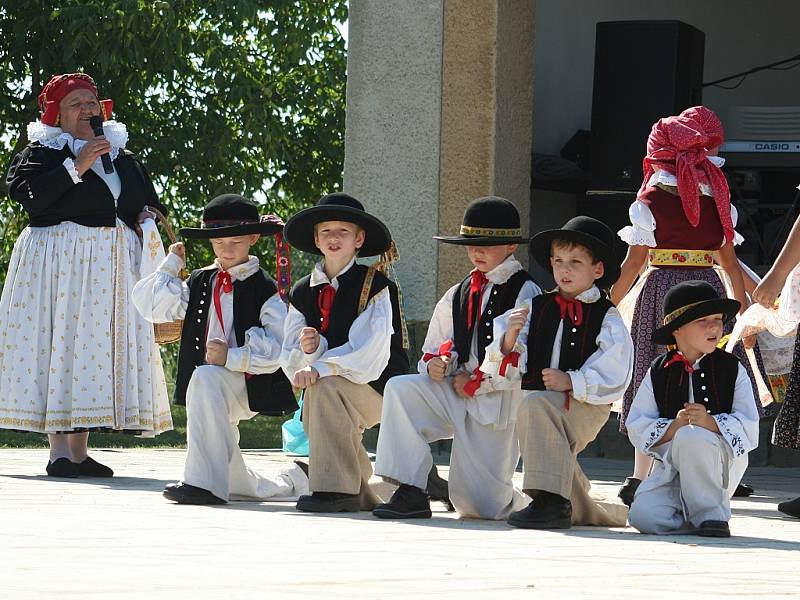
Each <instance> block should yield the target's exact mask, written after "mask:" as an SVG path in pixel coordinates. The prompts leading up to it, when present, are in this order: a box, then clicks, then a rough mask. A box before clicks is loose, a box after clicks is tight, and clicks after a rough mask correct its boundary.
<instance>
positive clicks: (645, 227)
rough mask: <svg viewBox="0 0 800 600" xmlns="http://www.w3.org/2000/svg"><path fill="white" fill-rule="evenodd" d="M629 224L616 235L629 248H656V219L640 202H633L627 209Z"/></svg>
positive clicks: (648, 208)
mask: <svg viewBox="0 0 800 600" xmlns="http://www.w3.org/2000/svg"><path fill="white" fill-rule="evenodd" d="M628 216H629V217H630V220H631V224H630V225H628V226H627V227H623V228H622V229H620V230H619V232H617V235H618V236H619V237H620V238H621V239H622V241H623V242H625V243H626V244H628V245H629V246H647V247H649V248H655V247H656V237H655V234H654V232H655V230H656V219H655V217H654V216H653V212H652V211H651V210H650V207H649V206H647V205H646V204H645V203H644V202H642V201H641V200H634V202H633V203H632V204H631V206H630V208H629V209H628Z"/></svg>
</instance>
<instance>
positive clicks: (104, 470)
mask: <svg viewBox="0 0 800 600" xmlns="http://www.w3.org/2000/svg"><path fill="white" fill-rule="evenodd" d="M78 472H79V473H80V474H81V475H82V476H84V477H113V476H114V471H112V470H111V467H107V466H105V465H102V464H100V463H99V462H97V461H96V460H95V459H93V458H92V457H90V456H87V457H86V458H85V459H84V461H83V462H80V463H78Z"/></svg>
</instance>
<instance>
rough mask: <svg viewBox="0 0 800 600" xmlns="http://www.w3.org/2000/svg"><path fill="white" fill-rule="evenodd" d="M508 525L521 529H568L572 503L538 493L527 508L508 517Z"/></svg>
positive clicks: (552, 495)
mask: <svg viewBox="0 0 800 600" xmlns="http://www.w3.org/2000/svg"><path fill="white" fill-rule="evenodd" d="M508 524H509V525H511V526H512V527H521V528H522V529H569V528H570V527H572V503H571V502H570V501H569V500H567V499H566V498H562V497H561V496H559V495H558V494H552V493H550V492H544V491H539V493H538V495H536V497H535V498H534V499H533V501H532V502H531V503H530V504H528V506H526V507H525V508H523V509H522V510H518V511H516V512H513V513H511V514H510V515H509V517H508Z"/></svg>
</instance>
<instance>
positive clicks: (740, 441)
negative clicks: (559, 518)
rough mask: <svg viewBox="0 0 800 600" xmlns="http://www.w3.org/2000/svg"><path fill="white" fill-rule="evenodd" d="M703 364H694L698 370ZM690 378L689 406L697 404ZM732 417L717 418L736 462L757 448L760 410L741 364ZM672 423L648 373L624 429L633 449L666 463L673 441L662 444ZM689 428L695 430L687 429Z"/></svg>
mask: <svg viewBox="0 0 800 600" xmlns="http://www.w3.org/2000/svg"><path fill="white" fill-rule="evenodd" d="M699 362H700V361H699V360H698V361H697V362H696V363H695V365H694V366H695V367H696V366H697V365H698V363H699ZM693 377H696V372H695V373H691V374H690V375H689V378H690V379H689V398H688V402H689V403H694V391H693V385H692V378H693ZM731 411H732V412H730V413H720V414H718V415H714V420H715V421H716V422H717V427H719V431H720V435H721V436H722V437H723V438H724V439H725V441H726V442H727V444H728V446H729V447H730V449H731V452H732V454H733V456H734V458H737V457H741V456H745V455H746V454H747V453H748V452H750V451H751V450H753V449H754V448H756V447H757V446H758V410H757V409H756V403H755V398H754V397H753V386H752V384H751V382H750V377H749V376H748V375H747V371H746V370H745V368H744V367H743V366H742V365H741V364H740V365H739V370H738V372H737V374H736V384H735V386H734V390H733V405H732V408H731ZM672 421H673V419H667V418H665V417H661V416H660V414H659V411H658V405H657V404H656V398H655V394H654V393H653V382H652V380H651V378H650V371H649V370H648V371H647V374H646V375H645V377H644V379H643V380H642V384H641V386H639V389H638V391H637V392H636V396H635V397H634V399H633V404H632V405H631V410H630V413H628V419H627V421H626V422H625V426H626V427H627V429H628V437H629V438H630V440H631V443H632V444H633V445H634V447H636V448H638V449H639V450H641V451H642V452H644V453H645V454H649V455H651V456H653V457H656V458H659V459H661V460H664V459H665V457H667V456H668V453H669V448H670V446H671V444H672V442H671V441H669V442H665V443H663V444H659V441H660V440H661V438H662V437H664V433H666V431H667V428H668V427H669V425H670V423H672ZM686 427H693V426H692V425H686Z"/></svg>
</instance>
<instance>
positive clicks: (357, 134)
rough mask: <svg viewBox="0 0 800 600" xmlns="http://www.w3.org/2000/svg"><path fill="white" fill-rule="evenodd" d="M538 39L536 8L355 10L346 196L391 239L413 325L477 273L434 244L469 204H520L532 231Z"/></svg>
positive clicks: (452, 5) (524, 4) (511, 2)
mask: <svg viewBox="0 0 800 600" xmlns="http://www.w3.org/2000/svg"><path fill="white" fill-rule="evenodd" d="M533 31H534V1H533V0H394V1H392V0H351V2H350V17H349V47H348V57H347V69H348V73H347V117H346V132H345V173H344V189H345V191H347V192H350V193H352V194H353V195H355V196H356V197H357V198H359V199H362V200H363V201H364V203H365V204H366V206H367V207H368V209H369V210H370V211H373V212H374V213H375V214H376V215H378V216H380V217H381V218H383V219H385V220H386V223H387V224H388V225H389V227H390V229H391V230H392V233H393V235H394V236H395V239H396V241H397V244H398V247H399V250H400V254H401V261H400V264H399V265H398V274H399V279H400V283H401V285H402V287H403V292H404V294H405V305H406V314H407V318H408V320H409V321H410V322H420V323H421V324H424V323H426V322H427V321H428V319H429V318H430V315H431V312H432V310H433V307H434V305H435V304H436V301H437V299H438V298H439V296H441V294H442V293H444V291H445V290H446V289H447V288H448V287H450V286H451V285H453V284H454V283H456V282H458V281H460V280H461V279H462V278H463V277H464V276H465V275H466V273H467V272H468V271H469V269H470V268H471V267H470V264H469V262H468V260H467V258H466V253H465V252H464V249H463V248H461V247H455V246H448V245H445V244H437V243H435V242H434V241H433V240H432V239H431V237H432V236H433V235H436V234H437V233H443V234H455V233H457V232H458V228H459V225H460V224H461V217H462V215H463V212H464V207H465V206H466V205H467V204H468V203H469V201H470V200H472V199H473V198H476V197H479V196H486V195H491V194H494V195H499V196H504V197H506V198H508V199H509V200H512V201H513V202H514V203H515V204H516V205H517V207H518V208H519V209H520V213H521V219H522V223H523V230H527V227H526V225H527V223H528V211H529V205H530V156H531V123H532V104H533V100H532V95H533ZM518 256H519V258H520V259H522V260H523V261H526V260H527V251H522V252H520V253H519V255H518ZM420 343H421V340H420Z"/></svg>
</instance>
